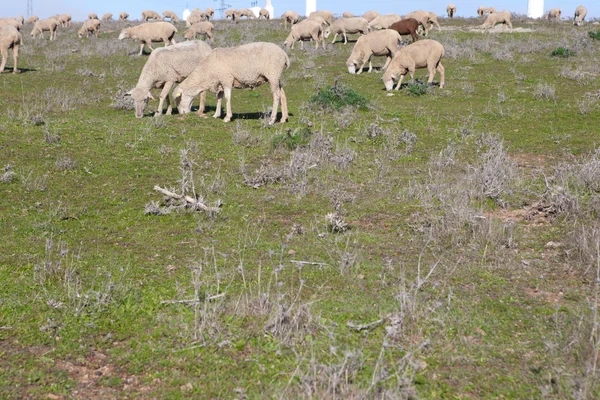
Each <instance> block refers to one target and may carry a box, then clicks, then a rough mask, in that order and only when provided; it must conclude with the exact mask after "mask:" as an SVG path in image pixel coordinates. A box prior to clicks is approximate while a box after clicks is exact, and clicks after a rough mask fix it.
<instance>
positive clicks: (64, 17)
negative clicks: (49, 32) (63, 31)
mask: <svg viewBox="0 0 600 400" xmlns="http://www.w3.org/2000/svg"><path fill="white" fill-rule="evenodd" d="M55 19H56V20H57V21H58V23H59V24H60V25H61V26H62V27H63V28H68V27H70V26H71V14H61V15H59V16H58V17H57V18H55Z"/></svg>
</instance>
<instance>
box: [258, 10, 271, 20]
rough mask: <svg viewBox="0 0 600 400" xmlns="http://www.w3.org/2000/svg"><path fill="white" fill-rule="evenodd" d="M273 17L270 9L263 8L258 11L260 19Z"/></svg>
mask: <svg viewBox="0 0 600 400" xmlns="http://www.w3.org/2000/svg"><path fill="white" fill-rule="evenodd" d="M261 18H264V19H271V13H270V12H269V10H267V9H265V8H261V9H260V11H259V12H258V19H261Z"/></svg>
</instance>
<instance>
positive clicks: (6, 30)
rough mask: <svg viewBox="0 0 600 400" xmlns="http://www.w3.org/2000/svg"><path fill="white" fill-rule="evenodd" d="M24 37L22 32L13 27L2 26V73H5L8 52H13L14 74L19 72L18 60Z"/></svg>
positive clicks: (0, 68) (0, 65) (0, 34)
mask: <svg viewBox="0 0 600 400" xmlns="http://www.w3.org/2000/svg"><path fill="white" fill-rule="evenodd" d="M22 40H23V37H22V36H21V32H19V30H18V29H17V28H15V27H14V26H12V25H0V55H2V64H0V73H2V72H3V71H4V67H5V66H6V62H7V60H8V50H9V49H12V51H13V74H16V73H17V72H19V69H18V68H17V65H18V64H17V60H18V58H19V46H21V42H22Z"/></svg>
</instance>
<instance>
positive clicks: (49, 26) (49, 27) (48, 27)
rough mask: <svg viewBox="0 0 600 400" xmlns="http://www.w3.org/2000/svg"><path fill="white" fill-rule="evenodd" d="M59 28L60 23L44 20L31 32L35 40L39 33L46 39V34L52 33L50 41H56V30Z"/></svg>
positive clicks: (51, 19)
mask: <svg viewBox="0 0 600 400" xmlns="http://www.w3.org/2000/svg"><path fill="white" fill-rule="evenodd" d="M57 27H58V22H57V21H56V20H55V19H54V18H48V19H43V20H40V21H37V22H36V23H35V25H33V29H32V30H31V37H32V38H34V39H35V37H36V36H37V35H38V33H39V34H40V35H41V36H42V39H43V38H44V32H45V31H49V32H50V40H54V39H56V28H57Z"/></svg>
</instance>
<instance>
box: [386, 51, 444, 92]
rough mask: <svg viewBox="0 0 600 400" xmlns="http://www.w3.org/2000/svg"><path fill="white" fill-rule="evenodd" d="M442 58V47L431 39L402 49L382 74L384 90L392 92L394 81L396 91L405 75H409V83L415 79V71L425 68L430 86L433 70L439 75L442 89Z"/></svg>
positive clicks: (433, 74) (433, 75)
mask: <svg viewBox="0 0 600 400" xmlns="http://www.w3.org/2000/svg"><path fill="white" fill-rule="evenodd" d="M443 56H444V46H442V45H441V44H440V43H439V42H436V41H435V40H431V39H425V40H419V41H418V42H415V43H412V44H410V45H408V46H404V47H402V48H401V49H400V50H399V51H398V52H397V53H396V55H395V56H394V59H393V60H392V62H391V63H390V65H389V67H388V69H387V70H386V71H385V73H384V74H383V79H382V80H383V83H384V85H385V89H386V90H388V91H389V90H392V88H393V87H394V79H397V80H398V84H397V85H396V90H398V89H400V85H401V84H402V79H403V78H404V76H405V75H406V73H409V74H410V79H411V81H412V80H414V78H415V70H416V69H419V68H427V69H428V70H429V79H428V80H427V83H429V84H431V83H432V82H433V78H434V77H435V70H436V69H437V70H438V72H439V73H440V88H443V87H444V66H443V65H442V63H441V62H440V60H441V59H442V57H443Z"/></svg>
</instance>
